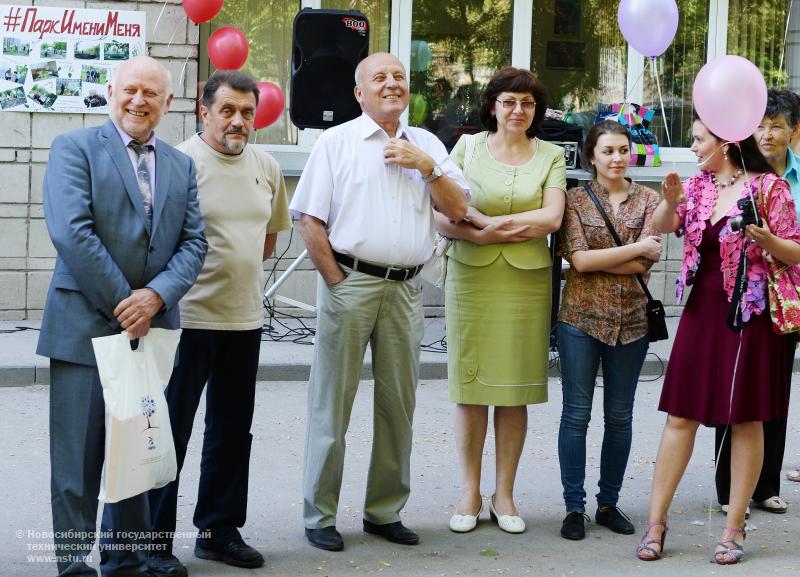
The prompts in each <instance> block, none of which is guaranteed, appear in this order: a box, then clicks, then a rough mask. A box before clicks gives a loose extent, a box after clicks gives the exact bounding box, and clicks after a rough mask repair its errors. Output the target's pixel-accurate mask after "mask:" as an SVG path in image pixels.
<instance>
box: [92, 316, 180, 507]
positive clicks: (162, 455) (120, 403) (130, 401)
mask: <svg viewBox="0 0 800 577" xmlns="http://www.w3.org/2000/svg"><path fill="white" fill-rule="evenodd" d="M180 335H181V331H180V330H174V331H171V330H167V329H150V331H149V332H148V333H147V336H145V337H142V338H140V339H139V346H138V348H137V350H135V351H133V350H131V345H130V340H129V339H128V335H127V333H125V332H123V333H120V334H117V335H111V336H108V337H98V338H94V339H92V346H93V347H94V354H95V358H96V359H97V370H98V372H99V374H100V383H101V385H102V386H103V399H104V400H105V405H106V416H105V418H106V438H105V459H104V461H103V478H102V482H101V484H100V495H99V496H98V499H99V500H100V501H103V502H106V503H116V502H117V501H121V500H122V499H127V498H129V497H133V496H134V495H139V494H140V493H144V492H145V491H149V490H150V489H157V488H159V487H163V486H164V485H166V484H167V483H170V482H172V481H174V480H175V476H176V475H177V472H178V466H177V461H176V459H175V444H174V443H173V440H172V427H171V426H170V422H169V410H168V408H167V400H166V398H165V397H164V389H165V388H166V386H167V384H168V383H169V378H170V376H171V375H172V368H173V365H174V361H175V351H176V349H177V348H178V341H179V339H180Z"/></svg>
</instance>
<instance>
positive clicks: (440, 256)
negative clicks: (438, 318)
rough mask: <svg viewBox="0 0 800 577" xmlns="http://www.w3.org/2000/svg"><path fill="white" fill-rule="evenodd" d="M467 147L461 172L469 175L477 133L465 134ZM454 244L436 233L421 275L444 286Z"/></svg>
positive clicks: (441, 286) (434, 284) (451, 240)
mask: <svg viewBox="0 0 800 577" xmlns="http://www.w3.org/2000/svg"><path fill="white" fill-rule="evenodd" d="M464 139H465V141H466V149H465V150H464V166H463V168H462V169H461V172H463V173H464V176H465V177H466V176H467V168H468V167H469V165H470V164H471V163H472V156H473V155H474V154H475V135H474V134H465V135H464ZM452 244H453V239H451V238H447V237H446V236H444V235H443V234H441V233H438V232H437V233H436V240H435V241H434V247H433V254H432V255H431V258H429V259H428V262H426V263H425V266H424V267H422V270H421V271H420V273H419V274H420V276H422V278H423V279H424V280H426V281H428V282H429V283H431V284H432V285H433V286H435V287H438V288H444V283H445V280H446V279H447V251H448V250H449V249H450V246H451V245H452Z"/></svg>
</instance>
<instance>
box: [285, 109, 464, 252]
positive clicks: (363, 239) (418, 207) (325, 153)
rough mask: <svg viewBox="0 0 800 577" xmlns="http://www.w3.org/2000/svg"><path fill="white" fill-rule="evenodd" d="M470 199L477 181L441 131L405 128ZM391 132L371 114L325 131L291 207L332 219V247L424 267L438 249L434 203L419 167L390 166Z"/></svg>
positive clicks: (328, 222)
mask: <svg viewBox="0 0 800 577" xmlns="http://www.w3.org/2000/svg"><path fill="white" fill-rule="evenodd" d="M396 138H404V139H405V140H408V141H409V142H410V143H411V144H413V145H414V146H416V147H418V148H420V149H421V150H423V151H424V152H426V153H427V154H429V155H430V156H431V157H432V158H433V160H434V161H435V162H436V163H437V164H438V165H439V166H440V167H441V168H442V171H443V172H444V173H445V174H446V175H447V176H448V177H450V178H451V179H453V180H454V181H455V182H456V183H457V184H458V185H459V186H460V187H461V188H463V189H464V193H465V194H466V195H467V196H469V185H468V184H467V181H466V180H465V179H464V176H463V175H462V174H461V171H460V170H459V169H458V167H457V166H456V164H455V163H454V162H453V161H452V160H450V156H449V155H448V154H447V149H445V147H444V145H443V144H442V143H441V142H440V141H439V139H438V138H436V137H435V136H434V135H433V134H431V133H430V132H428V131H427V130H423V129H421V128H414V127H408V126H403V125H400V126H399V128H398V131H397V135H396ZM388 140H389V136H388V135H387V134H386V132H384V130H383V129H382V128H381V127H380V126H378V124H377V123H376V122H375V121H374V120H372V118H370V117H369V116H367V115H366V114H362V115H361V116H360V117H358V118H356V119H354V120H351V121H349V122H345V123H344V124H340V125H339V126H335V127H333V128H330V129H328V130H327V131H325V132H324V133H323V134H322V136H320V137H319V139H318V140H317V142H316V144H315V145H314V148H313V150H312V151H311V155H310V156H309V158H308V162H307V163H306V167H305V169H304V170H303V174H302V176H301V177H300V182H298V184H297V189H296V190H295V193H294V196H293V198H292V202H291V205H290V206H289V210H290V211H291V213H292V215H293V216H295V217H297V218H299V216H300V214H307V215H309V216H313V217H315V218H318V219H320V220H321V221H323V222H324V223H325V229H326V231H327V233H328V239H329V241H330V243H331V247H332V248H333V250H335V251H336V252H340V253H344V254H349V255H351V256H354V257H356V258H358V259H363V260H366V261H370V262H375V263H380V264H385V265H399V266H416V265H419V264H422V263H424V262H426V261H427V260H428V259H429V258H430V256H431V254H433V241H434V227H433V204H432V203H431V196H430V191H429V190H428V187H427V185H426V184H425V182H424V181H423V180H422V175H421V174H420V173H419V171H418V170H416V169H409V168H402V167H400V166H398V165H396V164H385V163H384V160H383V148H384V146H385V145H386V143H387V141H388Z"/></svg>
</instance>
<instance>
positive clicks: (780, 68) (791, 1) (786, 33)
mask: <svg viewBox="0 0 800 577" xmlns="http://www.w3.org/2000/svg"><path fill="white" fill-rule="evenodd" d="M793 4H794V0H789V11H788V13H787V14H786V27H785V28H784V29H783V46H782V47H781V63H780V65H779V66H778V71H779V72H783V57H784V55H785V54H786V39H787V38H788V37H789V20H791V18H792V5H793ZM786 82H787V83H788V82H789V71H788V70H787V71H786Z"/></svg>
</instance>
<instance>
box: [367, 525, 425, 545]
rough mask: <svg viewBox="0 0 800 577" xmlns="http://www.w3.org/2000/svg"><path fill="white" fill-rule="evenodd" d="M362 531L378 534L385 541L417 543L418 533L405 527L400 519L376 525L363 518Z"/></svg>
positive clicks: (406, 543) (405, 543) (401, 543)
mask: <svg viewBox="0 0 800 577" xmlns="http://www.w3.org/2000/svg"><path fill="white" fill-rule="evenodd" d="M364 532H365V533H372V534H373V535H380V536H381V537H383V538H384V539H386V540H387V541H391V542H392V543H399V544H400V545H416V544H417V543H419V535H417V534H416V533H414V531H412V530H411V529H409V528H408V527H405V526H404V525H403V524H402V523H401V522H400V521H395V522H394V523H386V524H385V525H378V524H377V523H372V522H371V521H367V520H366V519H364Z"/></svg>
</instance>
